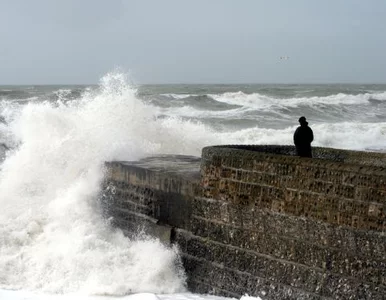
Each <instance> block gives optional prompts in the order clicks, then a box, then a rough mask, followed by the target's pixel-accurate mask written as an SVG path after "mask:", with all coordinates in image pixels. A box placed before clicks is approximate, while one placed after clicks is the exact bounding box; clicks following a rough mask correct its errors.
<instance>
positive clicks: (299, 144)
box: [294, 117, 314, 157]
mask: <svg viewBox="0 0 386 300" xmlns="http://www.w3.org/2000/svg"><path fill="white" fill-rule="evenodd" d="M299 123H300V126H299V127H298V128H296V131H295V133H294V143H295V147H296V155H299V156H301V157H312V151H311V143H312V141H313V140H314V133H313V132H312V129H311V128H310V127H309V126H308V122H307V121H306V118H305V117H300V118H299Z"/></svg>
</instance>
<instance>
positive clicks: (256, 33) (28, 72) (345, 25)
mask: <svg viewBox="0 0 386 300" xmlns="http://www.w3.org/2000/svg"><path fill="white" fill-rule="evenodd" d="M280 56H289V59H286V60H283V59H282V60H281V59H280ZM117 67H119V68H121V69H122V70H124V71H126V72H129V73H130V74H131V76H132V78H133V79H134V81H135V82H137V83H315V82H345V83H346V82H348V83H350V82H353V83H357V82H370V83H371V82H374V83H379V82H386V1H385V0H366V1H364V0H323V1H316V0H0V84H55V83H59V84H73V83H75V84H82V83H86V84H88V83H97V82H98V81H99V79H100V77H101V76H103V75H104V74H105V73H107V72H109V71H111V70H113V69H114V68H117Z"/></svg>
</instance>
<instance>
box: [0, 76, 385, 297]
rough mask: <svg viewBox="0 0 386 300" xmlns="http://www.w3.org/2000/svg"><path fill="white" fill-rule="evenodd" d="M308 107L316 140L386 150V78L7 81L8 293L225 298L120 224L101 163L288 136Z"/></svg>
mask: <svg viewBox="0 0 386 300" xmlns="http://www.w3.org/2000/svg"><path fill="white" fill-rule="evenodd" d="M300 116H305V117H306V118H307V121H308V122H309V125H310V127H311V128H312V129H313V132H314V137H315V140H314V142H313V145H314V146H323V147H332V148H343V149H354V150H367V151H382V152H383V151H386V135H385V133H386V85H380V84H363V85H362V84H355V85H354V84H353V85H343V84H342V85H340V84H333V85H332V84H331V85H329V84H323V85H316V84H312V85H311V84H307V85H304V84H291V85H280V84H244V85H228V84H216V85H196V84H195V85H182V84H177V85H138V84H133V83H131V81H130V80H129V79H128V78H127V76H126V75H125V74H122V73H117V72H115V73H109V74H106V75H105V76H104V77H103V78H101V80H100V83H99V84H98V85H90V86H84V85H80V86H68V85H67V86H63V85H56V86H52V85H50V86H0V207H1V210H2V211H1V214H0V270H1V272H0V299H50V300H54V299H113V298H114V299H116V297H123V299H132V300H139V299H141V300H142V299H143V300H154V299H159V300H192V299H196V300H201V299H224V298H221V297H214V296H210V295H197V294H191V293H189V292H187V290H186V285H185V282H186V277H185V274H184V270H183V269H182V267H181V261H180V258H179V252H178V249H177V248H175V247H166V246H165V245H163V244H162V243H160V242H159V241H158V240H155V239H152V238H150V237H146V236H143V234H138V236H137V237H136V238H132V239H129V238H127V237H124V236H123V234H122V232H120V230H118V229H115V228H111V226H110V225H109V224H110V222H109V220H105V219H104V218H103V217H102V215H101V210H100V207H99V202H98V195H99V187H100V182H101V180H102V179H103V175H104V168H103V166H104V162H105V161H112V160H137V159H140V158H142V157H145V156H149V155H153V154H186V155H196V156H200V153H201V149H202V148H203V147H204V146H208V145H219V144H288V145H291V144H292V143H293V132H294V131H295V129H296V127H297V126H298V119H299V117H300ZM243 298H244V299H250V298H251V297H248V296H245V297H243ZM255 299H256V298H255ZM263 300H264V299H263Z"/></svg>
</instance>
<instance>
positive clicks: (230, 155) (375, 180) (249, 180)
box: [104, 145, 386, 299]
mask: <svg viewBox="0 0 386 300" xmlns="http://www.w3.org/2000/svg"><path fill="white" fill-rule="evenodd" d="M313 154H314V158H313V159H308V158H300V157H297V156H294V148H293V147H292V146H234V145H230V146H215V147H207V148H204V149H203V152H202V159H200V158H197V157H190V156H173V155H168V156H159V157H153V158H147V159H144V160H141V161H138V162H112V163H107V167H108V174H107V176H106V184H105V189H104V206H105V211H106V214H107V215H108V216H112V217H113V223H114V224H115V225H116V226H118V227H120V228H122V229H123V230H125V231H126V233H127V234H130V232H133V231H135V230H137V228H138V226H140V225H146V227H145V228H147V230H148V231H149V232H150V233H151V234H154V235H157V236H159V237H161V238H162V239H164V240H172V241H173V242H174V243H176V244H178V245H179V247H180V250H181V256H182V259H183V263H184V267H185V270H186V273H187V275H188V287H189V289H190V290H191V291H193V292H198V293H213V294H217V295H226V296H237V297H238V296H240V295H242V294H244V293H248V294H249V295H254V296H260V297H262V298H263V299H383V298H384V295H385V294H386V220H385V215H386V197H385V196H386V155H385V154H382V153H370V152H359V151H345V150H337V149H328V148H314V149H313Z"/></svg>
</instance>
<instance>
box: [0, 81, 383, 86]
mask: <svg viewBox="0 0 386 300" xmlns="http://www.w3.org/2000/svg"><path fill="white" fill-rule="evenodd" d="M132 84H133V85H134V86H141V85H257V84H259V85H260V84H261V85H263V84H265V85H339V84H342V85H359V84H369V85H374V84H377V85H385V84H386V81H385V82H206V83H203V82H178V83H176V82H170V83H166V82H159V83H154V82H144V83H136V82H134V83H132ZM60 85H61V86H86V85H93V86H95V85H100V84H99V83H19V84H17V83H11V84H2V83H0V86H60Z"/></svg>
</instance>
